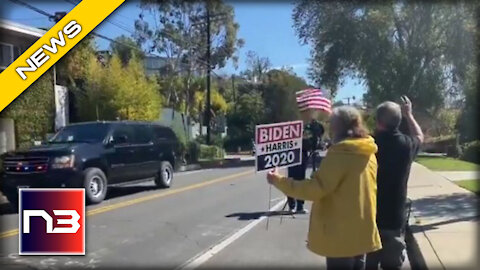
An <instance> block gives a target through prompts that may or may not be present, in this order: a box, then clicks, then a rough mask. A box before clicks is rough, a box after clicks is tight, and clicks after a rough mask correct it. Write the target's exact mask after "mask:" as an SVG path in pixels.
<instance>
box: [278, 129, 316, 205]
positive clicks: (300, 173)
mask: <svg viewBox="0 0 480 270" xmlns="http://www.w3.org/2000/svg"><path fill="white" fill-rule="evenodd" d="M323 133H325V129H324V128H323V126H322V124H320V122H318V121H316V120H312V121H311V122H310V123H308V124H307V125H306V126H305V127H304V129H303V140H302V164H300V165H297V166H293V167H289V168H288V177H291V178H293V179H294V180H299V181H301V180H304V179H305V178H306V175H305V174H306V171H307V166H308V160H309V158H311V159H312V162H315V150H317V148H318V146H319V145H320V141H321V139H322V136H323ZM304 203H305V202H304V201H302V200H297V199H295V198H291V197H288V199H287V204H288V208H289V211H290V212H292V213H293V212H295V213H298V214H305V213H307V211H306V210H305V208H304V207H303V205H304ZM295 207H296V210H295Z"/></svg>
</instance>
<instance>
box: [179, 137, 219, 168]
mask: <svg viewBox="0 0 480 270" xmlns="http://www.w3.org/2000/svg"><path fill="white" fill-rule="evenodd" d="M186 155H187V157H186V158H187V161H188V162H189V163H195V162H198V160H200V159H204V160H205V159H208V160H213V159H223V158H224V157H225V150H224V149H223V148H221V147H218V146H216V145H205V144H200V143H198V142H195V141H192V142H189V143H188V147H187V154H186Z"/></svg>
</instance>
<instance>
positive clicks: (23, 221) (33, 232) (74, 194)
mask: <svg viewBox="0 0 480 270" xmlns="http://www.w3.org/2000/svg"><path fill="white" fill-rule="evenodd" d="M18 207H19V208H18V216H19V222H18V224H19V225H18V226H19V243H18V248H19V254H20V255H85V190H84V189H80V188H79V189H60V188H21V189H19V205H18Z"/></svg>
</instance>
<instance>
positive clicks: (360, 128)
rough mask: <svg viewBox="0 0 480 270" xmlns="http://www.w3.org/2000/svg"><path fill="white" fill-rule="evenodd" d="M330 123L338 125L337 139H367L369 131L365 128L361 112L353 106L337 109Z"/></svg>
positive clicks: (333, 112)
mask: <svg viewBox="0 0 480 270" xmlns="http://www.w3.org/2000/svg"><path fill="white" fill-rule="evenodd" d="M330 121H332V122H335V123H336V126H337V127H336V129H337V130H336V131H335V132H336V133H338V134H335V137H337V138H365V137H367V136H368V130H367V128H366V127H365V125H364V123H363V119H362V115H361V114H360V112H359V111H358V110H357V109H356V108H354V107H351V106H340V107H336V108H334V109H333V111H332V115H331V116H330Z"/></svg>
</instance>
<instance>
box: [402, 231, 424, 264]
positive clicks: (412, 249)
mask: <svg viewBox="0 0 480 270" xmlns="http://www.w3.org/2000/svg"><path fill="white" fill-rule="evenodd" d="M405 243H406V246H407V256H408V260H409V261H410V268H411V269H412V270H427V269H428V267H427V263H426V261H425V258H424V257H423V254H422V251H421V250H420V245H419V244H418V242H417V239H415V236H413V231H412V228H411V227H410V225H409V226H407V230H406V233H405Z"/></svg>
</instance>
